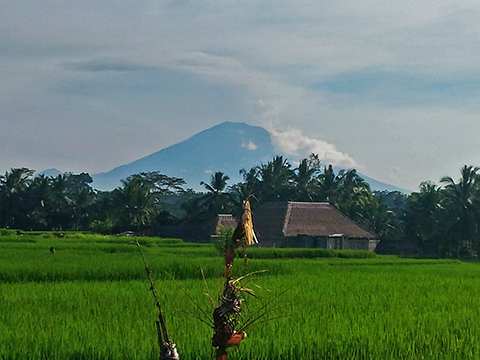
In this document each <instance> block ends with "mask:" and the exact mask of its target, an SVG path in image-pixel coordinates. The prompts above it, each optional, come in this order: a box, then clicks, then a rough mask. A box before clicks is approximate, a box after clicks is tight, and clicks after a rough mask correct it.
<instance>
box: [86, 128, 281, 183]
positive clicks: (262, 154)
mask: <svg viewBox="0 0 480 360" xmlns="http://www.w3.org/2000/svg"><path fill="white" fill-rule="evenodd" d="M273 156H274V151H273V146H272V143H271V139H270V135H269V133H268V132H267V131H266V130H265V129H263V128H261V127H258V126H250V125H247V124H244V123H233V122H224V123H222V124H220V125H217V126H214V127H212V128H210V129H207V130H204V131H202V132H200V133H198V134H197V135H194V136H193V137H191V138H190V139H188V140H185V141H183V142H181V143H178V144H175V145H172V146H170V147H168V148H165V149H163V150H160V151H158V152H156V153H153V154H151V155H149V156H146V157H144V158H141V159H139V160H136V161H134V162H132V163H130V164H127V165H122V166H119V167H117V168H115V169H113V170H111V171H109V172H106V173H101V174H94V175H92V177H93V179H94V183H93V186H94V187H95V188H97V189H100V190H110V189H113V188H115V187H117V186H120V185H121V182H120V180H121V179H125V178H127V177H128V176H129V175H131V174H135V173H139V172H148V171H159V172H161V173H163V174H166V175H168V176H173V177H180V178H183V179H185V180H186V181H187V187H191V188H194V189H199V188H200V182H201V181H205V182H208V181H210V174H213V173H215V172H216V171H222V172H223V173H225V174H226V175H228V176H229V177H230V179H231V180H230V181H229V183H230V184H233V183H235V182H238V181H240V180H241V178H240V176H239V175H238V172H239V170H240V169H242V168H247V169H249V168H251V167H252V166H255V165H258V164H259V163H261V162H265V161H268V160H270V159H271V158H272V157H273Z"/></svg>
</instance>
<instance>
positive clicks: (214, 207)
mask: <svg viewBox="0 0 480 360" xmlns="http://www.w3.org/2000/svg"><path fill="white" fill-rule="evenodd" d="M228 180H230V178H229V177H228V176H227V175H225V174H224V173H223V172H221V171H217V172H216V173H215V174H214V175H211V179H210V182H209V183H206V182H204V181H202V182H201V183H200V185H203V186H204V187H205V190H207V193H206V194H205V195H204V196H203V197H202V201H203V203H204V204H205V206H206V208H207V209H208V213H209V214H210V216H216V215H217V214H220V213H225V212H228V211H230V207H229V204H230V195H229V193H228V192H227V190H228V186H227V182H228Z"/></svg>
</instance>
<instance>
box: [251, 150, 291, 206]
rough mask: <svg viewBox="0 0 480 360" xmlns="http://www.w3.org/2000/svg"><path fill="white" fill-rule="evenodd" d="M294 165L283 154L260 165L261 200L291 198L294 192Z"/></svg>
mask: <svg viewBox="0 0 480 360" xmlns="http://www.w3.org/2000/svg"><path fill="white" fill-rule="evenodd" d="M293 173H294V172H293V170H292V166H291V165H290V163H289V162H288V160H287V159H286V158H284V157H283V156H275V157H274V158H273V160H271V161H269V162H267V163H266V164H262V165H260V166H259V167H258V173H257V175H258V178H259V189H258V191H259V194H258V197H259V199H260V201H261V202H265V201H275V200H290V199H291V198H292V197H293V196H294V195H293V192H292V177H293Z"/></svg>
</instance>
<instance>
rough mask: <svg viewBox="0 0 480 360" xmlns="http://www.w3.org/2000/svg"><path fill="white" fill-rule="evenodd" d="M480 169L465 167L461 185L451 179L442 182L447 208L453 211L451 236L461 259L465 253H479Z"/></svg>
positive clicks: (462, 172) (460, 180)
mask: <svg viewBox="0 0 480 360" xmlns="http://www.w3.org/2000/svg"><path fill="white" fill-rule="evenodd" d="M479 170H480V168H478V167H473V166H467V165H464V166H463V167H462V169H461V171H460V172H461V176H460V179H459V181H458V182H456V181H455V180H454V179H453V178H451V177H449V176H445V177H443V178H442V179H441V180H440V182H441V183H443V184H444V189H445V200H444V204H445V207H446V208H447V209H448V211H449V212H450V219H449V228H450V232H449V237H450V238H451V239H452V245H453V247H454V248H455V251H456V255H457V257H460V255H461V252H462V251H463V252H467V253H469V254H471V253H472V251H473V248H474V247H475V248H476V250H477V251H478V250H479V245H480V244H479V223H480V181H479V174H478V172H479Z"/></svg>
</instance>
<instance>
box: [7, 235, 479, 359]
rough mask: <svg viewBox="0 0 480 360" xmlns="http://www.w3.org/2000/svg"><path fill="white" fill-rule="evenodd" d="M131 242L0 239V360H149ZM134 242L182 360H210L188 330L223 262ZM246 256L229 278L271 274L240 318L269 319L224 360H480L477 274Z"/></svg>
mask: <svg viewBox="0 0 480 360" xmlns="http://www.w3.org/2000/svg"><path fill="white" fill-rule="evenodd" d="M132 240H133V239H132V238H128V237H113V236H112V237H102V236H96V235H86V234H75V233H67V234H66V237H64V238H56V237H55V236H54V235H53V234H42V233H24V234H22V235H13V234H12V233H11V232H8V231H3V232H1V231H0V359H2V360H14V359H15V360H20V359H45V360H46V359H48V360H53V359H62V360H63V359H75V360H77V359H78V360H84V359H85V360H86V359H112V360H113V359H142V360H147V359H151V360H153V359H158V345H157V334H156V329H155V325H154V323H155V320H156V315H157V311H156V307H155V304H154V301H153V297H152V294H151V292H150V290H149V283H148V280H147V278H146V275H145V268H144V265H143V261H142V258H141V256H140V254H139V251H138V248H137V247H136V246H135V245H134V244H131V243H130V242H131V241H132ZM138 240H139V241H140V243H141V244H142V250H143V252H144V254H145V257H146V259H147V261H148V263H149V265H150V267H151V268H152V271H153V277H154V280H155V285H156V287H157V290H158V292H159V295H160V298H161V302H162V306H163V310H164V312H165V316H166V321H167V326H168V330H169V335H170V337H171V338H172V340H173V341H174V342H175V343H176V344H177V347H178V350H179V353H180V357H181V359H213V358H214V349H213V348H212V346H211V337H212V334H213V332H212V330H211V328H209V326H208V325H207V324H205V323H204V322H202V321H201V320H199V319H197V318H201V319H203V320H204V321H207V322H208V321H209V320H208V319H209V318H211V314H212V312H213V308H212V306H211V304H210V301H209V298H208V296H207V295H206V293H207V290H206V287H207V286H208V289H209V290H208V292H209V293H210V294H211V295H212V297H213V298H214V299H216V298H217V295H218V293H219V292H220V290H221V288H222V285H223V280H222V276H223V267H224V262H223V259H222V257H221V256H220V255H219V254H218V252H217V251H216V250H215V248H214V247H213V246H211V245H205V244H187V243H183V242H182V241H180V240H176V239H157V238H139V239H138ZM52 246H53V247H55V253H52V252H50V251H49V248H50V247H52ZM248 256H249V261H248V264H247V265H246V266H245V265H244V264H243V261H242V259H241V258H239V259H237V260H236V262H235V265H234V267H233V274H234V276H238V277H240V276H242V275H245V274H247V273H250V272H254V271H260V270H267V272H266V273H258V274H255V275H252V276H249V277H247V278H246V279H245V281H244V286H245V287H247V288H250V289H254V290H255V292H256V294H257V297H256V298H253V297H248V296H247V299H246V301H245V302H244V304H243V309H244V319H245V321H248V319H249V318H250V317H254V318H256V317H258V316H260V315H262V314H263V313H264V312H265V311H264V310H265V309H267V311H266V314H265V315H264V316H262V317H260V319H258V320H257V321H256V322H255V323H254V324H253V325H252V326H251V327H250V328H248V329H247V331H246V332H247V334H248V336H247V338H246V339H245V340H244V341H242V343H241V346H240V348H239V349H232V350H230V352H229V354H230V356H229V358H230V359H249V360H253V359H257V360H260V359H282V360H287V359H289V360H294V359H339V360H340V359H342V360H343V359H378V360H385V359H432V360H434V359H435V360H437V359H449V360H450V359H479V358H480V321H479V319H480V264H478V263H467V262H460V261H457V260H438V259H429V260H427V259H408V258H398V257H394V256H375V254H372V253H365V252H353V251H350V252H349V251H345V252H338V251H337V252H335V251H328V250H322V249H311V250H309V249H261V248H259V249H253V248H252V249H248ZM200 269H202V270H203V272H204V274H205V278H206V283H205V282H204V281H203V280H202V274H201V270H200ZM182 289H183V290H182ZM184 291H185V292H186V293H187V294H188V295H186V294H185V293H184ZM192 300H193V301H192ZM194 302H195V303H196V304H197V305H195V304H194ZM192 315H193V316H192Z"/></svg>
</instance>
